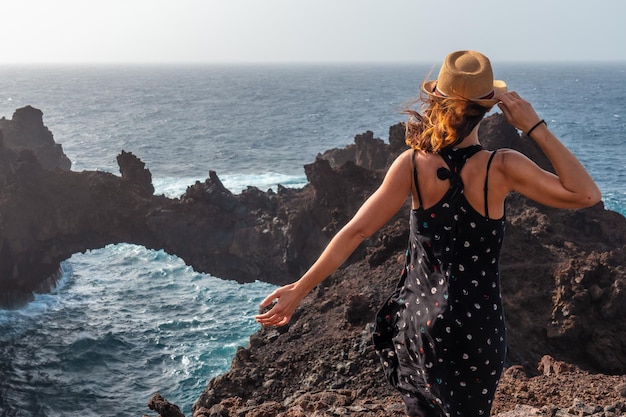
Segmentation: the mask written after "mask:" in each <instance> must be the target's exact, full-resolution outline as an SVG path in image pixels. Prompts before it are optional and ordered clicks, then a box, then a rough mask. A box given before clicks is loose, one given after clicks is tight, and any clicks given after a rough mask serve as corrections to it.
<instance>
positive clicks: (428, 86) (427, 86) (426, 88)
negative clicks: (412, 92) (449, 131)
mask: <svg viewBox="0 0 626 417" xmlns="http://www.w3.org/2000/svg"><path fill="white" fill-rule="evenodd" d="M436 85H437V80H432V81H425V82H424V83H423V84H422V91H423V92H424V93H426V94H428V95H429V96H430V97H434V98H439V99H441V98H458V99H465V100H469V101H472V102H474V103H477V104H480V105H481V106H485V107H493V106H495V105H496V104H497V103H498V102H499V101H500V99H499V98H498V96H500V95H502V94H504V93H506V92H507V86H506V83H505V82H504V81H502V80H494V81H493V92H494V95H493V97H494V98H490V99H470V98H465V97H452V96H451V97H444V96H440V95H437V94H435V93H434V91H435V87H436Z"/></svg>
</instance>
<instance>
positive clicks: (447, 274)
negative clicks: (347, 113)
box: [372, 145, 506, 417]
mask: <svg viewBox="0 0 626 417" xmlns="http://www.w3.org/2000/svg"><path fill="white" fill-rule="evenodd" d="M481 149H482V148H481V147H480V145H475V146H471V147H468V148H459V149H456V150H452V149H450V150H446V151H442V152H441V155H442V156H443V158H444V160H445V161H446V163H447V164H448V167H449V168H450V169H449V170H446V169H444V168H440V169H439V170H438V172H437V174H438V177H439V178H440V179H441V180H449V181H450V188H449V190H448V191H447V192H446V194H445V195H444V197H443V198H442V199H441V200H440V201H439V202H438V203H437V204H435V205H434V206H432V207H429V208H424V206H423V204H422V203H421V195H420V192H419V187H418V186H417V184H418V182H417V175H418V172H417V169H416V167H415V165H414V166H413V175H414V183H415V186H416V187H417V195H418V198H419V200H420V207H419V208H418V209H414V210H411V215H410V235H409V245H408V249H407V253H406V263H405V267H404V268H403V270H402V274H401V276H400V280H399V282H398V284H397V286H396V288H395V291H394V292H393V294H392V295H391V296H390V297H389V299H388V300H387V302H386V303H385V305H384V306H383V307H382V308H381V309H380V311H379V312H378V314H377V316H376V324H375V329H374V333H373V336H372V338H373V342H374V346H375V348H376V352H377V353H378V355H379V357H380V359H381V362H382V364H383V369H384V371H385V375H386V377H387V379H388V380H389V382H390V383H391V384H392V385H393V386H394V387H396V388H397V389H398V390H399V392H400V393H401V394H402V398H403V400H404V402H405V404H406V406H407V411H408V414H409V416H421V417H426V416H428V417H431V416H433V417H434V416H436V417H440V416H452V417H457V416H462V417H470V416H471V417H476V416H482V415H484V416H488V415H489V413H490V410H491V405H492V400H493V397H494V395H495V391H496V387H497V385H498V381H499V379H500V376H501V374H502V369H503V366H504V359H505V354H506V335H505V325H504V313H503V310H502V302H501V296H500V282H499V281H500V277H499V255H500V249H501V246H502V239H503V237H504V228H505V223H506V222H505V217H504V216H503V217H502V218H501V219H490V218H489V214H488V212H487V213H485V215H484V216H483V215H482V214H480V213H478V212H477V211H476V210H475V209H474V208H473V207H472V206H471V205H470V204H469V203H468V201H467V200H466V199H465V196H464V194H463V183H462V181H461V178H460V175H459V173H460V172H461V169H462V168H463V165H464V164H465V161H467V160H468V159H469V158H470V157H471V156H473V155H474V154H475V153H476V152H478V151H480V150H481ZM493 155H495V152H493V153H492V155H491V157H490V159H489V163H488V165H487V178H488V175H489V166H490V165H491V161H492V159H493ZM414 161H415V159H414ZM442 170H443V171H444V172H441V171H442ZM487 178H485V203H486V201H487ZM485 207H487V205H485Z"/></svg>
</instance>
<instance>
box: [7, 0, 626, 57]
mask: <svg viewBox="0 0 626 417" xmlns="http://www.w3.org/2000/svg"><path fill="white" fill-rule="evenodd" d="M625 19H626V1H625V0H595V1H583V0H513V1H510V0H472V1H470V0H442V1H435V0H431V1H422V0H306V1H302V0H107V1H96V0H12V1H10V2H6V4H3V6H2V18H1V20H0V39H1V40H2V49H1V54H0V61H1V62H4V63H126V62H133V63H159V62H167V63H170V62H352V61H358V62H427V63H431V62H440V61H441V60H442V59H443V57H444V56H445V55H446V54H447V53H448V52H450V51H453V50H457V49H476V50H479V51H481V52H483V53H485V54H486V55H488V56H489V57H490V58H491V59H492V60H497V61H516V60H522V61H546V60H559V61H562V60H573V61H589V60H620V61H624V60H626V45H625V44H624V43H625V41H626V21H625Z"/></svg>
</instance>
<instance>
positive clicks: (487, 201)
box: [484, 149, 498, 218]
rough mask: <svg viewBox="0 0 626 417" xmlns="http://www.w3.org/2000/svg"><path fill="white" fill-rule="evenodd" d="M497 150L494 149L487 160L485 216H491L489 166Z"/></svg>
mask: <svg viewBox="0 0 626 417" xmlns="http://www.w3.org/2000/svg"><path fill="white" fill-rule="evenodd" d="M496 152H498V150H497V149H496V150H495V151H493V152H492V153H491V156H490V157H489V161H488V162H487V172H486V174H485V188H484V191H485V217H487V218H489V200H488V198H487V197H488V195H487V189H488V183H489V167H490V166H491V161H493V157H494V156H495V155H496Z"/></svg>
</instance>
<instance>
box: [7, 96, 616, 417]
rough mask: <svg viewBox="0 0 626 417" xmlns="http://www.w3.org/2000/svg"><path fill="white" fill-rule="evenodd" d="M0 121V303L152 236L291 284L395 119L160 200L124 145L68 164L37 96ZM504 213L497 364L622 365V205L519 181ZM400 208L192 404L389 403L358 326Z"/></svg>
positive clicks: (397, 148)
mask: <svg viewBox="0 0 626 417" xmlns="http://www.w3.org/2000/svg"><path fill="white" fill-rule="evenodd" d="M0 132H1V133H2V134H3V137H4V139H3V140H2V141H0V162H2V165H1V167H0V186H1V191H0V303H2V304H3V305H4V306H8V305H18V304H19V303H23V302H25V301H27V300H28V297H29V295H30V294H32V292H33V291H46V290H47V289H49V288H51V286H52V285H54V282H55V279H56V278H57V277H58V274H59V265H60V262H62V261H63V260H65V259H67V258H69V257H70V256H71V255H72V254H74V253H77V252H84V251H86V250H88V249H95V248H101V247H104V246H105V245H107V244H111V243H120V242H128V243H135V244H139V245H143V246H145V247H147V248H154V249H163V250H165V251H167V252H168V253H172V254H175V255H177V256H179V257H180V258H182V259H183V260H184V261H185V262H186V263H187V264H189V265H191V266H193V267H194V269H196V270H197V271H201V272H208V273H211V274H213V275H215V276H219V277H222V278H225V279H233V280H237V281H239V282H250V281H254V280H257V279H258V280H263V281H267V282H271V283H275V284H284V283H287V282H291V281H292V280H293V279H295V278H297V276H298V275H299V274H301V273H302V272H303V271H304V270H305V269H306V268H307V267H308V266H309V265H310V264H311V262H313V260H314V259H315V258H316V257H317V256H318V255H319V253H320V251H321V250H322V248H323V247H324V246H325V245H326V243H327V242H328V240H329V239H330V237H331V236H332V235H333V234H334V233H335V232H336V231H337V230H338V229H339V228H340V227H341V226H343V224H345V222H346V221H347V220H348V219H349V218H350V217H351V216H352V215H353V214H354V213H355V211H356V210H357V208H358V207H359V206H360V205H361V203H362V202H363V201H364V200H365V199H366V198H367V197H368V196H369V195H370V194H371V193H372V192H373V191H374V189H375V188H376V187H377V186H378V184H380V182H381V180H382V177H383V175H384V168H385V166H387V165H388V164H389V163H390V161H392V160H393V159H394V157H395V156H396V155H397V154H398V153H399V152H401V151H402V150H403V149H404V145H403V135H404V131H403V129H402V127H401V125H397V126H392V127H391V128H390V143H389V144H385V143H383V142H382V141H380V140H378V139H375V138H374V137H373V135H372V134H371V133H370V132H367V133H365V134H363V135H359V136H357V139H355V144H354V145H350V146H348V148H346V149H344V150H333V151H329V152H326V153H325V154H322V155H320V156H319V157H318V158H317V159H316V160H315V161H314V162H313V163H311V164H309V165H307V166H306V167H305V172H306V175H307V178H308V181H309V183H308V184H307V185H306V186H305V187H303V188H302V189H297V190H296V189H287V188H284V187H279V188H278V190H277V191H276V192H273V191H268V192H262V191H260V190H258V189H256V188H254V187H250V188H248V189H246V190H244V191H243V192H242V193H241V194H239V195H234V194H233V193H231V192H230V191H229V190H228V189H226V188H225V187H224V186H223V184H222V183H221V181H220V180H219V178H218V176H217V174H216V173H214V172H211V173H210V175H209V178H208V179H206V181H204V182H197V183H196V184H193V185H191V186H190V187H189V188H188V189H187V191H186V192H185V194H183V195H182V196H181V197H180V198H176V199H170V198H166V197H164V196H155V195H153V190H154V189H153V187H152V183H151V175H150V172H149V170H148V169H146V168H145V166H144V164H143V162H141V161H140V160H139V159H138V158H136V157H135V156H134V155H132V154H131V153H127V152H122V153H121V154H120V156H119V157H118V164H119V166H120V172H121V176H117V175H113V174H111V173H105V172H93V171H85V172H72V171H70V170H69V164H68V162H69V161H67V158H66V157H65V156H64V155H62V151H61V148H60V146H58V145H56V144H54V141H53V140H52V135H51V134H50V132H49V131H48V130H47V128H45V126H43V122H42V119H41V112H40V111H38V110H36V109H32V108H25V109H20V110H18V111H16V113H15V115H14V117H13V120H12V121H8V120H1V121H0ZM480 135H481V137H482V138H483V144H484V145H485V147H487V148H498V147H503V146H506V147H511V148H515V149H518V150H520V151H521V152H523V153H525V154H527V155H529V156H531V157H532V158H533V159H534V160H536V161H537V162H538V163H539V164H540V165H541V166H543V167H545V168H547V169H550V164H549V162H548V161H547V160H546V159H545V157H544V156H543V155H542V154H541V151H540V150H539V149H538V147H537V146H535V145H534V143H533V142H532V141H528V140H524V138H520V136H519V134H518V133H517V131H516V130H515V129H513V128H512V127H511V126H510V125H508V124H507V123H506V121H505V119H504V118H503V116H501V115H499V114H495V115H493V116H490V117H489V118H487V119H486V120H485V121H484V122H483V124H482V127H481V132H480ZM7 138H8V139H7ZM59 152H60V154H59ZM406 209H407V210H408V206H407V207H406ZM507 217H508V225H507V237H506V243H505V246H504V248H503V253H502V259H501V265H502V276H503V282H502V291H503V297H504V303H505V311H506V314H507V316H506V317H507V322H508V328H509V362H510V364H520V365H522V366H524V367H525V368H527V369H531V368H532V369H534V368H535V366H536V364H537V363H538V361H539V360H540V359H541V358H542V357H543V356H544V355H546V354H547V355H551V356H553V357H554V358H556V359H557V360H560V361H566V362H569V363H573V364H576V365H577V366H580V367H581V368H583V369H587V370H591V371H603V372H606V373H612V374H624V373H625V371H626V322H625V321H624V320H623V318H624V317H625V313H626V311H625V308H626V307H625V306H626V295H625V291H624V286H625V282H626V281H625V277H626V274H625V270H624V268H625V267H624V265H626V262H625V261H626V259H625V257H626V255H625V252H624V247H625V245H626V219H625V218H624V217H623V216H621V215H620V214H618V213H615V212H612V211H609V210H605V209H604V207H603V205H602V204H601V203H600V204H598V205H596V206H595V207H592V208H589V209H582V210H554V209H549V208H546V207H543V206H540V205H538V204H535V203H532V202H529V201H527V200H526V199H524V198H522V197H521V196H519V195H512V196H511V197H510V199H509V201H508V209H507ZM406 219H407V211H406V210H401V211H400V213H398V215H397V216H396V217H395V218H394V219H392V220H391V221H390V222H389V223H388V224H387V225H386V226H385V227H383V228H382V229H381V230H380V231H379V232H378V233H376V234H375V235H374V236H372V237H371V238H370V239H369V240H368V241H367V242H365V243H364V244H363V245H362V246H361V248H359V250H358V251H357V252H356V253H355V254H354V255H353V256H352V257H351V259H350V260H349V261H348V262H347V263H346V265H345V267H344V268H342V269H340V270H339V271H338V272H337V273H336V274H334V275H333V276H332V277H331V278H329V279H328V280H327V281H326V282H325V283H324V284H323V285H322V286H320V287H319V288H318V289H317V290H315V291H314V292H313V293H312V294H311V295H310V296H309V297H307V299H305V301H304V303H303V306H302V308H301V309H299V310H298V311H297V313H296V315H295V317H294V319H293V322H292V324H291V325H289V326H287V327H285V328H281V329H264V330H261V331H260V332H258V333H257V334H255V335H253V336H252V337H251V339H250V345H249V346H247V347H246V348H241V349H240V350H239V351H238V353H237V355H236V357H235V359H234V361H233V365H232V369H231V370H230V371H229V372H227V373H226V374H224V375H222V376H220V377H218V378H215V379H214V380H212V381H210V382H209V385H208V387H207V390H206V391H205V393H203V395H202V396H201V398H200V399H199V400H198V403H197V408H198V409H199V408H200V407H203V408H204V409H206V410H211V407H213V406H215V405H219V404H222V407H225V405H224V403H223V401H227V402H228V401H230V402H231V403H232V404H234V403H237V402H238V401H239V402H240V404H241V405H242V407H246V406H247V407H254V406H255V404H256V405H258V406H259V407H260V406H261V405H262V404H265V405H264V406H265V407H269V408H272V407H274V408H275V407H278V406H280V407H284V405H285V402H287V403H290V404H292V403H296V402H297V401H304V399H303V397H302V395H303V393H308V394H309V395H316V394H315V393H328V392H331V391H332V392H334V394H332V395H331V394H320V396H321V397H320V398H322V397H323V398H322V399H321V400H320V398H317V400H316V401H318V400H319V401H329V402H332V403H333V404H334V406H337V407H347V405H346V404H351V405H350V406H353V405H354V404H360V405H359V407H366V403H364V402H363V401H361V400H363V399H367V398H387V397H388V396H392V397H389V398H394V400H390V401H391V402H390V403H389V404H388V405H389V407H391V408H390V409H386V408H384V407H383V409H382V411H380V413H381V414H380V415H383V414H385V413H386V415H393V410H394V409H395V408H394V407H396V403H397V397H396V396H395V393H394V392H392V391H391V390H390V389H389V387H388V386H387V384H386V383H384V382H383V381H382V373H381V372H380V371H379V369H378V360H377V359H376V358H375V356H374V354H373V349H372V346H371V343H370V342H369V332H368V326H369V320H370V318H371V317H373V314H374V312H375V310H376V309H377V308H378V306H380V305H381V303H382V302H383V299H384V298H385V297H386V296H387V294H388V292H389V291H390V290H391V288H392V287H393V285H394V284H395V280H396V277H397V273H398V272H399V270H400V268H401V265H400V263H399V261H398V259H397V258H398V256H400V254H401V253H402V252H403V249H404V245H405V244H406V238H407V228H406V224H407V220H406ZM341 390H347V391H341ZM359 401H361V402H359ZM310 403H311V401H309V402H307V403H306V404H310ZM260 404H261V405H260ZM272 404H273V405H272ZM277 404H278V405H277ZM306 404H305V403H301V404H300V405H299V406H300V407H301V408H303V409H306V407H308V406H309V405H306ZM342 404H343V405H342ZM354 406H356V405H354ZM269 408H268V409H269ZM366 408H367V407H366ZM400 409H401V408H400ZM400 409H399V410H400ZM390 410H391V411H390ZM371 415H374V414H371Z"/></svg>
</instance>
